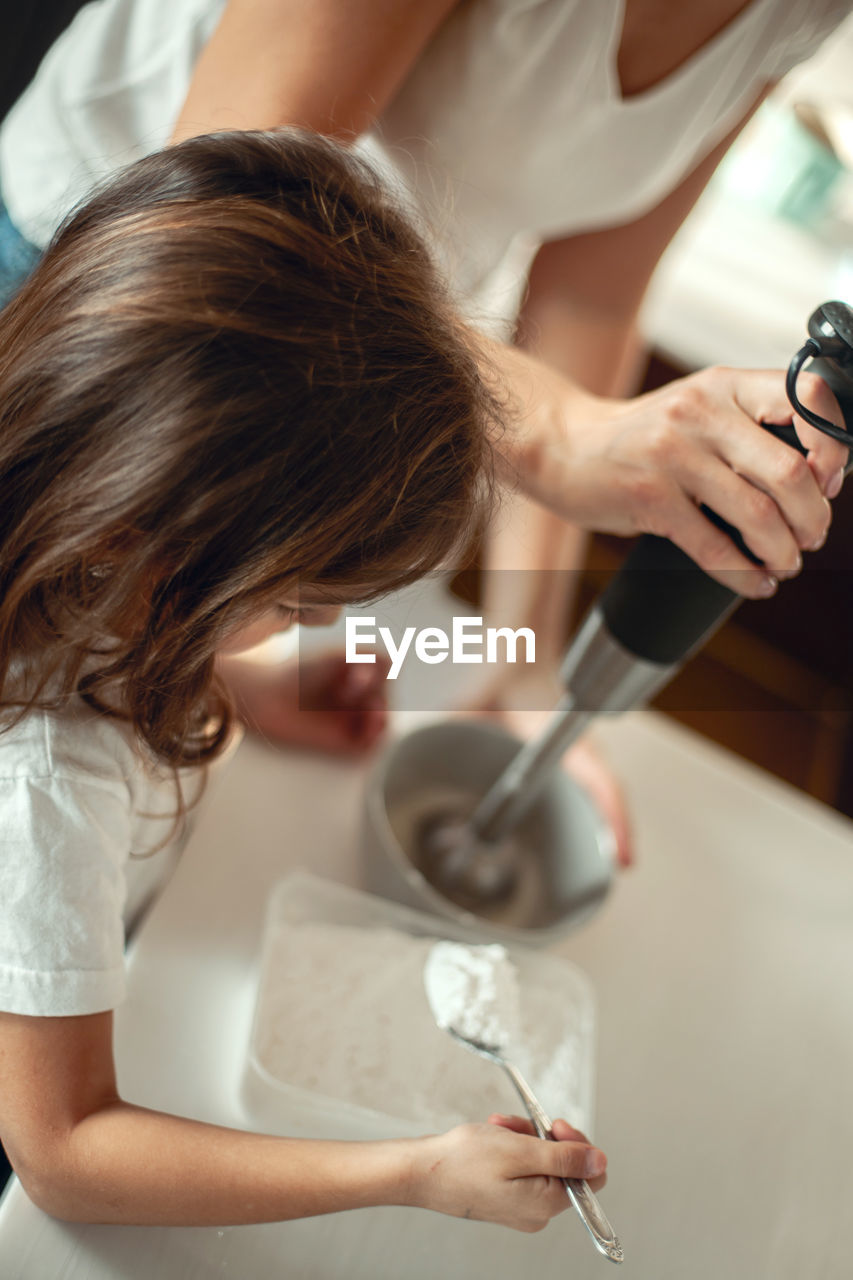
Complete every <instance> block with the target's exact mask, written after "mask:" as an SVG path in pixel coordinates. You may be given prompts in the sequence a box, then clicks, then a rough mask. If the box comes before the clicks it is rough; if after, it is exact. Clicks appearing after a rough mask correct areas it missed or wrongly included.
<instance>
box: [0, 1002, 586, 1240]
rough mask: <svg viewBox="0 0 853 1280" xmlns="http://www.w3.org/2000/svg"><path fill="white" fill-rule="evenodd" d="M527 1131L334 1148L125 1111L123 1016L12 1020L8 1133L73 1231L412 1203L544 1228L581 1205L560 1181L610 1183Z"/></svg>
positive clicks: (5, 1076) (476, 1129) (28, 1172)
mask: <svg viewBox="0 0 853 1280" xmlns="http://www.w3.org/2000/svg"><path fill="white" fill-rule="evenodd" d="M517 1127H518V1125H517V1122H512V1121H508V1120H505V1121H503V1122H502V1123H498V1124H479V1125H462V1126H459V1127H458V1128H456V1129H452V1130H450V1132H449V1133H446V1134H439V1135H435V1136H431V1137H427V1138H414V1139H401V1140H394V1141H382V1142H335V1141H311V1140H305V1139H292V1138H277V1137H267V1136H264V1135H262V1134H257V1133H245V1132H241V1131H238V1130H234V1129H226V1128H220V1127H218V1126H216V1125H210V1124H203V1123H200V1122H198V1121H194V1120H185V1119H180V1118H179V1117H177V1116H172V1115H166V1114H164V1113H161V1112H156V1111H147V1110H145V1109H143V1108H142V1107H135V1106H132V1105H131V1104H129V1103H127V1102H124V1101H122V1099H121V1098H120V1097H119V1095H118V1092H117V1088H116V1079H115V1069H114V1066H113V1057H112V1015H111V1014H110V1013H98V1014H91V1015H86V1016H81V1017H67V1018H35V1017H24V1016H21V1015H17V1014H8V1013H3V1014H0V1136H2V1140H3V1143H4V1146H5V1147H6V1151H7V1153H8V1155H9V1159H10V1161H11V1163H12V1166H13V1168H14V1169H15V1171H16V1173H17V1174H18V1176H19V1178H20V1180H21V1182H22V1183H23V1185H24V1188H25V1189H26V1191H27V1193H28V1194H29V1195H30V1197H31V1199H32V1200H34V1202H35V1203H36V1204H37V1205H38V1206H39V1207H40V1208H42V1209H44V1210H45V1212H47V1213H50V1214H52V1215H54V1216H55V1217H58V1218H64V1219H68V1220H70V1221H84V1222H102V1223H135V1224H141V1225H150V1224H162V1225H171V1226H181V1225H185V1226H190V1225H195V1226H206V1225H225V1224H232V1225H233V1224H242V1223H252V1222H272V1221H277V1220H281V1219H286V1218H299V1217H308V1216H311V1215H314V1214H320V1213H332V1212H336V1211H338V1210H342V1209H355V1208H364V1207H367V1206H370V1205H380V1204H405V1205H412V1206H417V1207H421V1208H428V1209H434V1210H438V1211H440V1212H443V1213H448V1214H451V1215H452V1216H454V1217H471V1218H477V1219H480V1220H484V1221H490V1222H501V1223H503V1224H504V1225H507V1226H512V1227H516V1228H518V1229H519V1230H523V1231H533V1230H538V1229H540V1228H541V1227H543V1226H545V1224H546V1223H547V1222H548V1220H549V1219H550V1218H551V1217H553V1216H554V1214H556V1213H558V1212H561V1211H562V1210H563V1209H564V1208H565V1207H566V1205H567V1203H568V1200H567V1197H566V1194H565V1191H564V1190H563V1188H562V1185H561V1184H560V1183H559V1182H558V1181H555V1179H556V1178H557V1177H560V1176H571V1177H584V1176H586V1177H591V1178H595V1176H596V1175H600V1174H601V1173H603V1169H604V1163H605V1161H604V1157H603V1155H602V1154H601V1153H600V1152H598V1151H597V1150H596V1149H595V1148H592V1147H590V1146H589V1145H588V1144H587V1143H586V1140H585V1139H583V1136H582V1135H581V1134H578V1133H576V1131H574V1130H571V1129H569V1127H568V1126H566V1125H564V1126H563V1127H562V1128H561V1129H560V1130H559V1134H560V1136H561V1137H564V1138H566V1139H568V1140H566V1141H561V1142H555V1143H550V1142H542V1141H540V1140H539V1139H538V1138H534V1137H531V1136H528V1135H526V1134H521V1133H519V1132H517V1131H516V1132H514V1131H513V1129H517Z"/></svg>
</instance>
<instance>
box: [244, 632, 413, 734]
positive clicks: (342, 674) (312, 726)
mask: <svg viewBox="0 0 853 1280" xmlns="http://www.w3.org/2000/svg"><path fill="white" fill-rule="evenodd" d="M220 669H221V671H222V673H223V675H224V677H225V679H226V681H227V683H228V687H229V689H230V691H231V694H232V696H233V697H234V699H235V701H236V704H237V710H238V713H239V715H240V718H241V720H243V722H244V723H245V725H246V726H247V728H249V729H250V730H251V731H252V732H253V733H256V734H258V735H259V737H262V738H265V739H266V740H267V741H268V742H271V743H274V744H276V745H277V746H299V747H307V748H309V750H314V751H323V752H327V753H329V754H333V755H351V756H355V755H362V754H363V753H364V752H367V751H369V750H370V749H371V748H372V747H374V746H375V745H376V743H377V742H378V740H379V738H380V737H381V736H382V734H383V733H384V732H385V728H386V726H387V723H388V711H387V707H386V702H385V690H386V680H385V677H386V674H387V670H388V665H387V662H386V661H384V660H383V659H382V658H381V657H380V656H379V655H377V660H376V663H375V664H372V665H358V666H354V665H351V664H348V663H347V662H346V661H345V660H344V655H343V654H342V653H329V654H323V655H321V656H320V657H316V658H305V659H302V660H301V661H300V663H299V664H298V665H297V663H296V662H287V663H284V664H283V665H281V666H265V665H263V664H261V663H256V662H252V661H247V660H241V659H239V658H230V659H227V660H225V661H221V663H220Z"/></svg>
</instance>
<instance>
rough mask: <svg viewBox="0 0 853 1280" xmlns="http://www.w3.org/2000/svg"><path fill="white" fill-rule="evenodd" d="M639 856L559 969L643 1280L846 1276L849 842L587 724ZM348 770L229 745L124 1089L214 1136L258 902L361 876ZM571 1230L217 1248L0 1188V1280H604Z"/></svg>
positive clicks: (143, 952) (708, 751) (240, 1236)
mask: <svg viewBox="0 0 853 1280" xmlns="http://www.w3.org/2000/svg"><path fill="white" fill-rule="evenodd" d="M599 737H600V738H601V740H602V741H604V742H605V744H606V746H607V748H608V750H609V753H610V755H611V757H612V760H613V762H614V764H615V765H616V766H617V767H618V769H619V771H620V772H621V774H622V776H623V777H624V779H625V781H626V783H627V786H628V789H629V792H630V796H631V800H632V805H633V810H634V814H635V818H636V826H637V832H638V838H639V839H638V843H639V865H638V866H637V868H636V869H635V870H633V871H631V872H630V873H627V874H625V875H623V876H622V877H621V879H620V881H619V883H618V884H617V886H616V888H615V890H614V892H613V893H612V895H611V897H610V899H609V901H608V902H607V903H606V904H605V907H604V908H603V910H602V911H601V912H600V914H599V915H598V916H597V917H596V919H595V920H594V921H593V922H592V923H591V924H589V925H587V926H585V927H582V929H581V930H580V931H579V932H578V933H576V934H575V935H573V936H571V937H570V938H568V939H566V941H565V943H563V944H561V946H560V948H559V949H560V951H561V953H563V954H564V955H566V956H567V957H568V958H570V959H571V960H573V961H574V962H575V963H576V964H578V965H579V966H580V967H581V968H582V969H583V970H585V972H586V973H587V974H588V975H589V977H590V978H591V980H592V983H593V985H594V989H595V992H596V997H597V1001H598V1021H599V1044H598V1080H597V1096H598V1106H597V1125H596V1139H597V1141H598V1142H600V1144H601V1145H602V1146H603V1147H604V1148H605V1150H606V1151H607V1152H608V1155H609V1157H610V1170H611V1172H610V1181H609V1184H608V1186H607V1188H606V1189H605V1191H604V1193H603V1195H602V1199H603V1202H604V1204H605V1207H606V1210H607V1212H608V1215H609V1216H610V1218H611V1220H612V1222H613V1223H614V1225H615V1227H616V1229H617V1231H618V1232H619V1235H620V1237H621V1239H622V1241H623V1243H624V1246H625V1251H626V1258H627V1261H626V1264H625V1267H626V1271H625V1274H626V1275H632V1276H634V1277H636V1280H684V1277H689V1278H690V1280H721V1277H725V1278H726V1280H762V1278H763V1277H767V1278H768V1280H769V1278H770V1277H772V1278H773V1280H805V1278H806V1277H808V1278H809V1280H811V1278H812V1277H815V1278H816V1277H821V1280H836V1278H837V1280H842V1277H845V1278H846V1277H847V1276H849V1274H850V1272H851V1268H850V1263H849V1260H848V1256H847V1255H848V1250H849V1246H848V1243H847V1233H846V1231H845V1230H844V1229H843V1226H842V1224H844V1223H846V1221H847V1219H848V1217H849V1205H850V1203H851V1200H853V1169H851V1163H850V1160H849V1151H850V1149H851V1146H853V1106H851V1101H853V1099H851V1081H853V1017H851V1012H853V996H851V992H853V825H851V824H850V823H849V822H847V821H846V820H844V819H842V818H840V817H839V816H837V815H836V814H834V813H832V812H831V811H830V810H828V809H825V808H823V807H822V806H820V805H818V804H817V803H815V802H813V801H810V800H808V799H807V798H805V797H803V796H802V795H800V794H799V793H796V792H794V791H793V790H791V789H789V788H787V787H785V786H783V785H781V784H779V783H777V782H775V781H774V780H772V779H770V778H769V777H768V776H767V775H765V774H763V773H761V772H760V771H758V770H756V769H755V768H753V767H751V766H748V765H745V764H743V763H742V762H740V761H738V760H736V759H735V758H734V757H732V756H730V755H728V754H727V753H725V752H723V751H721V750H720V749H718V748H716V747H712V746H710V745H708V744H707V743H705V742H703V741H702V740H701V739H699V738H697V737H695V736H693V735H692V734H690V733H688V732H687V731H685V730H683V729H681V728H678V727H676V726H674V725H673V724H671V723H670V722H668V721H666V720H664V719H662V718H660V717H658V716H655V715H653V714H651V713H640V714H634V715H632V716H629V717H627V718H625V719H623V720H621V721H619V722H618V723H614V724H609V725H606V726H604V727H603V729H602V730H601V731H600V732H599ZM363 776H364V770H363V767H361V766H353V765H344V764H339V763H334V762H331V761H328V760H323V759H319V758H317V757H308V756H304V755H301V756H300V755H292V756H290V755H287V756H286V755H284V754H282V753H279V752H275V751H272V750H270V749H267V748H264V747H262V746H260V745H259V744H258V743H256V742H254V741H250V740H247V741H245V742H244V743H243V744H242V746H241V747H240V749H239V750H238V752H237V754H236V756H235V758H234V759H233V761H232V762H231V763H230V764H229V766H228V768H227V770H226V771H225V772H224V775H223V776H222V777H220V778H219V779H218V780H217V781H216V782H215V784H214V785H213V786H212V788H211V793H210V795H209V796H208V797H207V806H206V809H205V810H204V812H202V813H201V814H200V816H199V822H198V826H197V829H196V831H195V833H194V835H193V838H192V840H191V842H190V845H189V846H188V848H187V850H186V852H185V854H184V857H183V859H182V862H181V864H180V865H179V867H178V869H177V871H176V873H175V875H174V877H173V879H172V880H171V882H170V883H169V885H168V886H167V887H166V889H165V891H164V892H163V894H162V896H161V897H160V898H159V899H158V901H157V902H156V903H155V905H154V907H153V908H152V910H151V912H150V914H149V915H148V917H147V918H146V920H145V921H144V923H143V925H142V927H141V929H140V931H139V933H138V935H137V937H136V940H135V943H134V945H133V948H132V951H131V957H130V967H129V979H130V983H129V996H128V999H127V1001H126V1003H125V1004H124V1005H123V1006H122V1007H121V1009H120V1010H119V1011H118V1014H117V1021H116V1052H117V1058H118V1065H119V1079H120V1085H121V1088H122V1091H123V1093H124V1095H125V1096H127V1097H128V1098H131V1099H133V1100H134V1101H136V1102H138V1103H141V1104H143V1105H148V1106H152V1107H160V1108H165V1109H174V1110H177V1111H179V1112H183V1113H185V1114H187V1115H192V1116H196V1117H199V1118H202V1119H207V1120H212V1121H217V1122H220V1123H225V1124H235V1125H248V1120H247V1118H246V1116H245V1115H244V1114H243V1112H242V1110H241V1107H240V1101H239V1084H240V1075H241V1071H242V1065H243V1058H244V1054H245V1049H246V1044H247V1039H248V1035H249V1021H250V1017H251V1012H252V1005H253V999H254V973H255V966H256V963H257V949H258V943H259V930H260V926H261V921H262V916H263V911H264V905H265V901H266V898H267V894H268V892H269V889H270V887H271V886H272V885H273V884H274V883H275V882H276V881H277V880H278V879H279V878H280V877H281V876H282V875H283V874H284V873H285V872H286V871H287V870H289V869H291V868H293V867H295V866H300V867H306V868H309V869H311V870H312V871H314V872H316V873H317V874H320V875H323V876H328V877H330V878H333V879H338V880H340V881H342V882H344V883H347V884H353V885H356V884H358V883H359V868H358V865H357V861H356V855H355V847H356V831H357V826H358V814H359V808H360V798H361V788H362V783H363ZM608 1265H609V1264H607V1263H606V1262H605V1261H604V1260H603V1259H601V1258H599V1257H598V1255H597V1254H596V1253H595V1252H594V1250H593V1249H592V1247H591V1245H590V1243H589V1241H588V1238H587V1237H586V1234H585V1232H584V1230H583V1228H582V1226H581V1224H580V1223H579V1221H578V1220H577V1219H576V1218H575V1217H574V1215H573V1214H571V1213H570V1212H569V1213H567V1214H565V1215H563V1216H562V1217H561V1218H560V1219H558V1220H557V1221H556V1222H554V1223H552V1224H551V1225H550V1227H549V1228H548V1229H547V1231H545V1232H544V1233H543V1234H542V1235H539V1236H523V1235H519V1234H516V1233H513V1232H509V1231H506V1230H504V1229H502V1228H496V1227H487V1226H483V1225H480V1224H474V1223H468V1222H462V1221H457V1220H451V1219H447V1218H444V1217H441V1216H439V1215H434V1214H428V1213H424V1212H419V1211H415V1210H403V1209H377V1210H367V1211H359V1212H354V1213H347V1214H338V1215H334V1216H331V1217H324V1218H315V1219H310V1220H307V1221H303V1222H294V1223H286V1224H279V1225H272V1226H260V1227H242V1228H230V1229H226V1230H215V1229H212V1228H209V1229H189V1228H168V1229H166V1228H153V1227H148V1228H129V1227H121V1228H115V1227H94V1226H70V1225H65V1224H61V1223H57V1222H54V1221H52V1220H51V1219H49V1218H48V1217H46V1216H45V1215H44V1214H42V1213H41V1212H40V1211H39V1210H37V1209H35V1208H34V1207H33V1206H32V1205H31V1204H30V1202H29V1201H28V1199H27V1198H26V1196H25V1195H24V1193H23V1191H22V1190H21V1188H20V1186H19V1185H17V1183H13V1184H12V1185H11V1187H10V1189H9V1191H8V1192H7V1195H6V1197H5V1200H4V1202H3V1204H2V1207H0V1273H2V1275H3V1276H4V1277H6V1278H7V1280H51V1278H52V1277H60V1276H61V1277H62V1280H102V1278H103V1280H105V1278H106V1277H126V1278H128V1280H130V1278H136V1277H139V1280H142V1278H143V1277H144V1278H145V1280H150V1277H153V1276H155V1275H156V1276H157V1277H158V1280H170V1278H171V1277H175V1278H177V1277H181V1280H189V1278H191V1277H201V1276H205V1277H208V1276H211V1275H217V1276H219V1275H225V1276H227V1275H233V1276H236V1277H239V1278H240V1280H268V1277H271V1276H274V1275H275V1276H289V1277H299V1278H300V1280H302V1278H303V1277H304V1278H306V1280H307V1278H309V1277H341V1280H343V1278H344V1277H346V1278H347V1280H359V1278H360V1277H364V1280H384V1278H385V1277H387V1278H389V1280H390V1278H391V1277H402V1278H404V1280H415V1278H417V1277H421V1276H423V1277H436V1276H441V1275H443V1276H446V1277H448V1280H455V1278H456V1277H459V1278H460V1280H461V1278H462V1277H465V1278H466V1280H469V1278H472V1280H473V1278H476V1277H484V1278H485V1277H489V1280H494V1278H496V1277H497V1278H500V1277H507V1280H509V1278H510V1277H512V1280H515V1277H517V1276H518V1275H520V1274H525V1273H527V1274H534V1273H535V1274H536V1275H537V1277H538V1280H549V1278H550V1277H554V1280H557V1277H559V1278H560V1280H564V1277H572V1280H585V1278H586V1277H592V1276H596V1275H597V1276H600V1275H602V1274H603V1272H604V1269H605V1268H606V1267H607V1266H608Z"/></svg>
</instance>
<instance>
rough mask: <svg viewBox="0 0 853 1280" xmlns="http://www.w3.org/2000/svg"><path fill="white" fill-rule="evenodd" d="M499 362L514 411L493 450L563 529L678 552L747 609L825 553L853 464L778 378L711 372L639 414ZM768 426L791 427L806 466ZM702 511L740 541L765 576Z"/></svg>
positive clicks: (643, 405)
mask: <svg viewBox="0 0 853 1280" xmlns="http://www.w3.org/2000/svg"><path fill="white" fill-rule="evenodd" d="M492 356H493V359H496V361H497V363H498V364H499V366H500V370H501V373H503V374H507V373H508V375H509V383H510V385H509V391H510V396H511V397H512V401H513V402H514V405H513V407H514V409H515V418H516V422H515V424H514V426H513V428H512V429H511V431H510V433H508V436H507V437H506V438H505V439H504V440H499V441H498V442H497V444H498V448H499V450H500V451H501V453H502V455H503V457H504V459H505V460H506V462H507V464H508V474H509V475H510V476H514V478H515V480H516V482H517V483H518V484H519V485H520V487H521V488H522V489H523V490H524V491H525V492H527V493H528V494H529V495H530V496H531V497H534V498H536V499H538V500H539V501H540V502H542V503H543V505H545V506H546V507H548V508H550V509H551V510H553V511H556V512H557V513H558V514H560V515H562V516H564V517H565V518H566V519H568V520H571V521H573V522H575V523H577V524H580V525H581V526H582V527H584V528H587V529H591V530H596V531H600V532H607V533H616V534H620V535H623V536H630V535H633V534H637V533H655V534H659V535H660V536H662V537H667V538H670V539H671V540H672V541H673V542H675V543H677V544H678V546H680V547H681V548H682V549H683V550H684V551H686V552H687V554H688V555H689V556H691V558H692V559H693V560H695V561H696V563H697V564H698V565H700V567H701V568H702V569H704V570H705V571H706V572H707V573H709V574H710V575H711V577H713V578H716V579H717V580H718V581H720V582H722V583H724V584H725V585H726V586H729V587H731V588H732V589H733V590H735V591H737V592H739V593H740V594H743V595H752V596H761V595H768V594H771V593H772V591H773V590H774V589H775V580H776V579H778V578H787V577H792V576H793V575H794V574H796V573H798V572H799V569H800V567H801V565H802V557H801V552H802V551H806V550H815V549H817V548H818V547H819V546H821V545H822V543H823V541H824V540H825V538H826V534H827V530H828V528H829V523H830V517H831V512H830V507H829V502H828V501H827V499H828V498H832V497H834V496H835V495H836V494H837V493H838V490H839V489H840V487H841V480H842V468H843V467H844V465H845V463H846V461H847V451H846V449H845V448H844V447H843V446H842V445H840V444H838V443H837V442H835V441H833V440H831V439H830V438H829V437H828V436H825V435H823V434H822V433H821V432H819V431H816V430H815V429H814V428H813V427H810V426H809V425H808V424H807V423H806V422H804V421H803V419H801V418H799V417H798V416H796V415H795V414H794V413H793V410H792V409H791V406H790V404H789V402H788V399H787V396H786V394H785V380H784V375H783V374H782V373H777V372H772V371H754V370H742V369H725V368H713V369H706V370H703V371H702V372H701V373H696V374H691V375H690V376H689V377H686V378H681V379H679V380H678V381H676V382H673V383H670V384H668V385H667V386H665V387H663V388H661V389H660V390H658V391H652V392H649V393H647V394H646V395H642V396H638V397H636V398H635V399H633V400H608V399H603V398H600V397H596V396H591V395H589V394H588V393H586V392H583V391H581V390H580V389H579V388H578V387H576V386H575V385H574V384H572V383H570V382H569V381H568V379H566V378H564V377H563V376H562V375H560V374H558V373H555V372H554V371H553V370H551V369H548V368H547V367H546V366H544V365H542V364H540V363H538V362H536V361H533V360H532V359H531V358H530V357H528V356H525V355H524V354H522V353H519V352H516V351H513V350H511V349H510V348H503V351H501V352H499V353H496V351H495V350H493V352H492ZM525 362H527V366H526V367H525ZM798 389H799V391H800V394H801V398H802V399H803V400H804V402H805V403H806V404H807V405H808V407H809V408H812V409H813V410H815V411H816V412H817V413H819V414H821V415H823V416H824V417H827V418H829V419H831V420H832V421H834V422H837V423H838V424H839V425H843V422H842V419H841V414H840V410H839V408H838V405H837V403H836V402H835V399H834V397H833V395H832V393H831V392H830V391H829V389H828V388H827V386H826V384H825V383H824V382H823V381H822V380H821V379H819V378H817V377H813V376H808V375H805V374H802V375H800V381H799V388H798ZM761 422H771V423H777V424H790V423H793V425H794V427H795V429H796V431H797V434H798V436H799V438H800V440H801V441H802V443H803V445H804V446H805V447H806V449H807V450H808V454H807V456H806V457H803V456H802V455H801V454H799V453H798V452H797V451H796V450H795V449H792V448H791V447H790V446H789V445H786V444H784V443H783V442H781V441H779V440H777V439H776V438H775V437H774V436H772V435H771V434H770V433H769V432H768V431H765V430H764V429H763V428H762V427H761V426H760V425H759V424H760V423H761ZM700 504H705V505H707V506H708V507H709V508H710V509H711V510H712V511H715V512H716V513H717V514H718V515H720V516H722V517H723V519H724V520H726V521H728V523H729V524H732V525H734V526H735V527H736V528H738V529H739V530H740V532H741V534H742V535H743V538H744V540H745V542H746V544H747V546H748V547H749V548H750V550H751V551H752V552H753V554H754V555H756V556H757V557H758V558H759V559H760V560H762V561H763V562H764V565H765V566H766V568H765V570H764V571H763V572H756V571H755V567H754V566H753V565H752V564H751V562H750V561H749V560H748V559H747V558H746V557H745V556H744V555H743V554H742V553H741V552H739V551H738V550H737V548H736V547H735V546H734V544H733V543H732V541H731V540H730V539H729V538H728V537H727V536H726V535H725V534H724V533H723V532H722V531H721V530H719V529H717V528H716V527H715V526H714V525H713V524H711V522H710V521H709V520H707V519H706V518H705V517H704V515H703V514H702V513H701V511H700V510H699V506H700ZM745 571H746V572H745Z"/></svg>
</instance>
